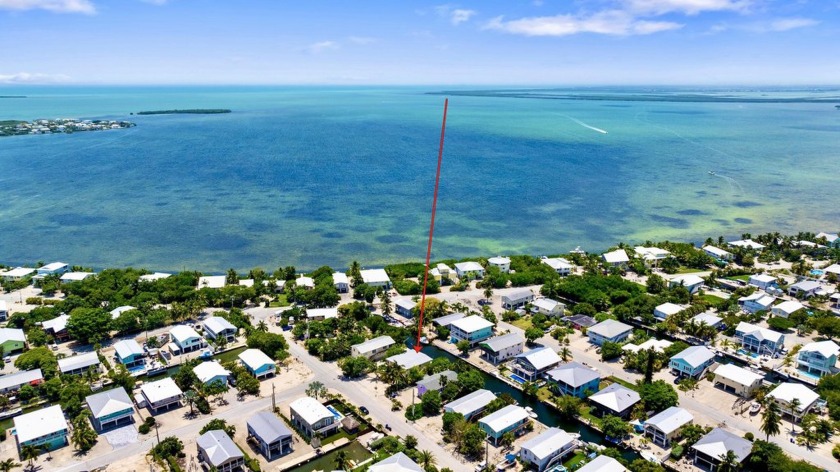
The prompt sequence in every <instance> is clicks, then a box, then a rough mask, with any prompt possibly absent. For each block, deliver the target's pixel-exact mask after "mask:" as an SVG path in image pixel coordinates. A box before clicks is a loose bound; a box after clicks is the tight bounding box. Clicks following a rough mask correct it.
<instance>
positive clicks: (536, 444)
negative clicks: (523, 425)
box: [522, 428, 575, 462]
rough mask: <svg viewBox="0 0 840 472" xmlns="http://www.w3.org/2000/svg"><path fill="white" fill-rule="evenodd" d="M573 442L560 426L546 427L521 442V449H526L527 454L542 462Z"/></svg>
mask: <svg viewBox="0 0 840 472" xmlns="http://www.w3.org/2000/svg"><path fill="white" fill-rule="evenodd" d="M574 442H575V438H573V437H572V436H571V435H570V434H569V433H567V432H565V431H563V430H562V429H560V428H548V429H547V430H545V431H543V432H542V433H540V434H539V435H538V436H537V437H534V438H531V439H529V440H528V441H525V442H524V443H522V450H523V451H528V452H529V456H530V457H533V458H534V459H536V460H537V462H542V461H544V460H545V459H548V458H549V457H552V456H554V455H555V454H557V452H558V451H562V450H564V449H568V448H569V447H570V446H571V445H572V444H573V443H574Z"/></svg>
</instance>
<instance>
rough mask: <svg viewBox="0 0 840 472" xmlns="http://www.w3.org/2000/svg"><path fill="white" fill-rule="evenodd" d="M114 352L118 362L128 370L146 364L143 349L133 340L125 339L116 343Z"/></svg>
mask: <svg viewBox="0 0 840 472" xmlns="http://www.w3.org/2000/svg"><path fill="white" fill-rule="evenodd" d="M114 351H115V356H116V358H117V362H119V363H120V364H122V365H124V366H125V367H126V368H129V367H136V366H138V365H143V364H144V363H145V362H146V360H145V358H144V356H145V353H144V352H143V348H141V347H140V344H138V343H137V341H135V340H133V339H124V340H122V341H117V342H115V343H114Z"/></svg>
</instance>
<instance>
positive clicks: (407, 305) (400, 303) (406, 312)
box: [394, 298, 417, 318]
mask: <svg viewBox="0 0 840 472" xmlns="http://www.w3.org/2000/svg"><path fill="white" fill-rule="evenodd" d="M416 306H417V304H416V303H414V302H413V301H411V300H410V299H408V298H404V299H402V300H397V301H396V302H394V311H396V313H397V314H398V315H400V316H404V317H406V318H411V317H412V316H414V311H413V310H414V307H416Z"/></svg>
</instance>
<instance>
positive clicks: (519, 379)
mask: <svg viewBox="0 0 840 472" xmlns="http://www.w3.org/2000/svg"><path fill="white" fill-rule="evenodd" d="M510 378H511V379H513V381H514V382H516V383H518V384H524V383H525V382H527V380H525V379H523V378H522V377H520V376H518V375H516V374H510Z"/></svg>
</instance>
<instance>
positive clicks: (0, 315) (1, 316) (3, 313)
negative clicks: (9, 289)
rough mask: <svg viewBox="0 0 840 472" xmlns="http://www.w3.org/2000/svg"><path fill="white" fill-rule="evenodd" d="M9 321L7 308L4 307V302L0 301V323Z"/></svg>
mask: <svg viewBox="0 0 840 472" xmlns="http://www.w3.org/2000/svg"><path fill="white" fill-rule="evenodd" d="M8 319H9V306H8V305H6V300H0V321H6V320H8Z"/></svg>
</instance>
